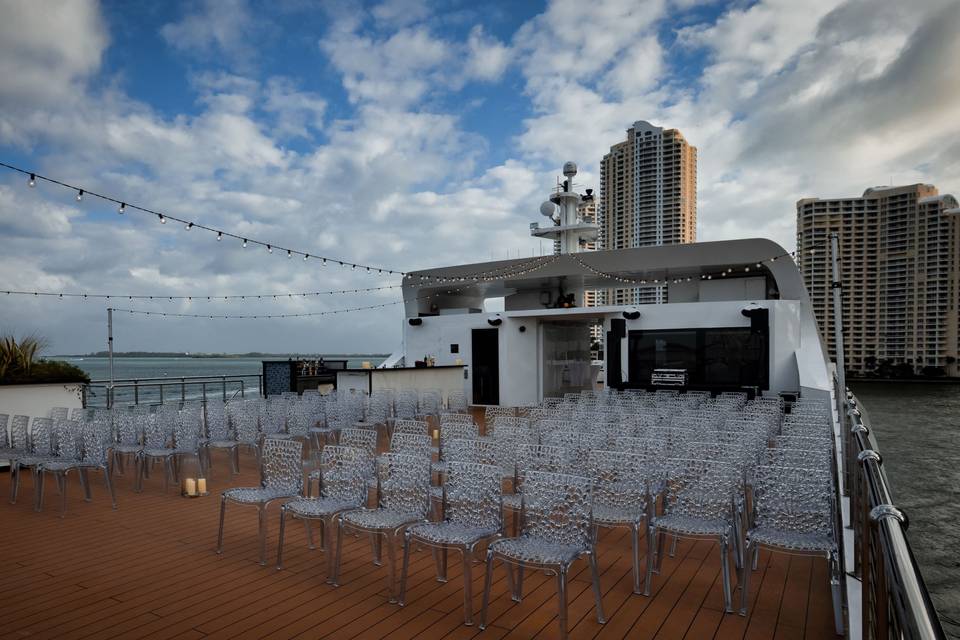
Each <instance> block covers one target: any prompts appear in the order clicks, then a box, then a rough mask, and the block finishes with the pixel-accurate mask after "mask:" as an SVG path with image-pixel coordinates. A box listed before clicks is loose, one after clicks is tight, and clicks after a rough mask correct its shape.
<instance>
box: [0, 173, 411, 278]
mask: <svg viewBox="0 0 960 640" xmlns="http://www.w3.org/2000/svg"><path fill="white" fill-rule="evenodd" d="M0 167H4V168H6V169H9V170H11V171H15V172H17V173H21V174H23V175H25V176H27V177H28V178H29V181H28V184H29V185H30V186H31V187H32V186H34V185H35V184H36V181H37V180H43V181H45V182H49V183H50V184H55V185H58V186H61V187H64V188H67V189H71V190H73V191H76V193H77V200H78V201H80V200H82V199H83V196H85V195H88V196H92V197H94V198H99V199H101V200H105V201H107V202H113V203H114V204H116V205H119V206H122V207H123V208H124V209H126V208H130V209H131V210H133V211H139V212H142V213H146V214H150V215H155V216H157V217H158V218H159V219H160V221H161V222H166V219H167V218H169V219H170V220H173V221H174V222H179V223H181V224H183V225H184V226H185V228H188V229H192V228H197V229H200V230H203V231H209V232H211V233H215V234H217V235H218V237H222V236H229V237H232V238H237V239H243V240H244V241H245V242H246V243H249V242H252V243H254V244H259V245H261V246H268V245H267V243H266V242H264V241H261V240H256V239H249V238H242V237H241V236H240V235H238V234H235V233H231V232H230V231H228V230H226V229H217V228H214V227H210V226H207V225H203V224H200V223H198V222H196V221H190V220H185V219H182V218H178V217H176V216H171V215H168V214H165V213H162V212H160V211H155V210H153V209H149V208H147V207H141V206H138V205H134V204H130V203H127V202H125V201H123V200H120V199H119V198H115V197H113V196H109V195H105V194H102V193H97V192H94V191H89V190H87V189H84V188H82V187H80V186H78V185H73V184H70V183H67V182H64V181H62V180H58V179H56V178H51V177H48V176H44V175H41V174H38V173H35V172H32V171H27V170H26V169H21V168H20V167H17V166H14V165H12V164H9V163H6V162H0ZM188 225H189V226H188ZM270 245H271V246H273V243H270ZM277 248H278V249H282V250H285V251H289V252H290V254H291V255H292V254H297V255H306V252H304V251H298V250H296V249H292V248H287V247H277ZM270 253H273V252H272V251H271V252H270ZM316 257H319V256H316ZM339 264H340V265H341V266H345V265H347V264H352V263H349V262H342V261H341V262H339ZM354 266H355V267H356V266H362V267H368V268H369V269H370V272H372V271H373V269H377V273H379V274H381V275H383V274H386V275H394V274H397V275H401V276H402V275H404V273H405V272H403V271H399V270H395V269H384V268H382V267H376V266H374V265H359V264H357V265H354Z"/></svg>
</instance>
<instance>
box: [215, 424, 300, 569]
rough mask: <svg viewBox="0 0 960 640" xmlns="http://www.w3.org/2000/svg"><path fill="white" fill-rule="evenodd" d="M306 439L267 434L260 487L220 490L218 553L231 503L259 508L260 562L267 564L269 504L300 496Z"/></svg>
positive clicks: (220, 549) (220, 550)
mask: <svg viewBox="0 0 960 640" xmlns="http://www.w3.org/2000/svg"><path fill="white" fill-rule="evenodd" d="M302 457H303V443H302V442H297V441H296V440H281V439H278V438H267V439H266V440H265V441H264V443H263V464H262V465H261V466H260V486H259V487H238V488H233V489H227V490H226V491H224V492H223V493H221V494H220V527H219V529H218V532H217V553H218V554H221V553H223V519H224V515H225V514H226V511H227V503H228V502H232V503H234V504H239V505H247V506H254V507H256V508H257V517H258V523H259V527H258V532H259V548H260V564H261V565H266V564H267V507H269V506H270V504H271V503H273V502H275V501H277V500H288V499H291V498H297V497H300V496H301V494H302V493H303V467H302Z"/></svg>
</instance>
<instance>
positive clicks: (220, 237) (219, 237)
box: [217, 231, 223, 242]
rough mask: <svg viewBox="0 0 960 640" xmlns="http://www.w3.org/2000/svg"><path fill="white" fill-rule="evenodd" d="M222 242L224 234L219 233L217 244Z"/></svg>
mask: <svg viewBox="0 0 960 640" xmlns="http://www.w3.org/2000/svg"><path fill="white" fill-rule="evenodd" d="M221 240H223V232H221V231H217V242H220V241H221Z"/></svg>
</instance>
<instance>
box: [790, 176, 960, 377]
mask: <svg viewBox="0 0 960 640" xmlns="http://www.w3.org/2000/svg"><path fill="white" fill-rule="evenodd" d="M832 232H836V233H837V234H838V237H839V243H840V278H841V283H842V285H843V328H844V332H843V339H844V351H845V353H844V360H845V364H846V367H847V369H848V370H849V371H850V372H851V373H854V374H859V375H863V374H869V373H871V372H874V371H877V369H879V368H882V367H896V366H897V365H900V366H910V367H911V368H912V369H913V371H914V372H917V373H920V372H922V371H923V369H924V368H926V367H934V368H937V369H942V371H943V372H944V373H946V374H947V375H951V376H956V375H958V373H960V368H958V363H957V357H958V353H957V347H958V344H957V337H958V332H960V320H958V307H960V207H958V205H957V199H956V198H954V197H953V196H951V195H940V193H939V192H938V191H937V189H936V187H934V186H933V185H930V184H912V185H907V186H899V187H874V188H871V189H867V190H866V191H864V192H863V195H862V196H861V197H859V198H838V199H830V200H822V199H819V198H806V199H803V200H800V201H798V202H797V249H798V252H799V254H798V255H799V256H800V258H799V262H800V268H801V269H802V271H803V278H804V282H805V284H806V286H807V290H808V291H809V293H810V298H811V300H812V302H813V307H814V312H815V314H816V316H817V322H818V324H819V325H820V333H821V335H822V336H823V337H824V340H826V343H827V347H828V348H829V350H830V355H831V357H833V356H835V355H836V354H835V350H834V324H833V303H832V299H833V294H832V289H831V277H832V276H831V262H830V234H831V233H832ZM928 371H929V369H928Z"/></svg>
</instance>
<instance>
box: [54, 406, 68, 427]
mask: <svg viewBox="0 0 960 640" xmlns="http://www.w3.org/2000/svg"><path fill="white" fill-rule="evenodd" d="M69 413H70V409H68V408H67V407H54V408H52V409H50V420H51V421H52V422H53V423H54V424H57V423H58V422H63V421H64V420H66V419H67V417H68V415H69Z"/></svg>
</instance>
